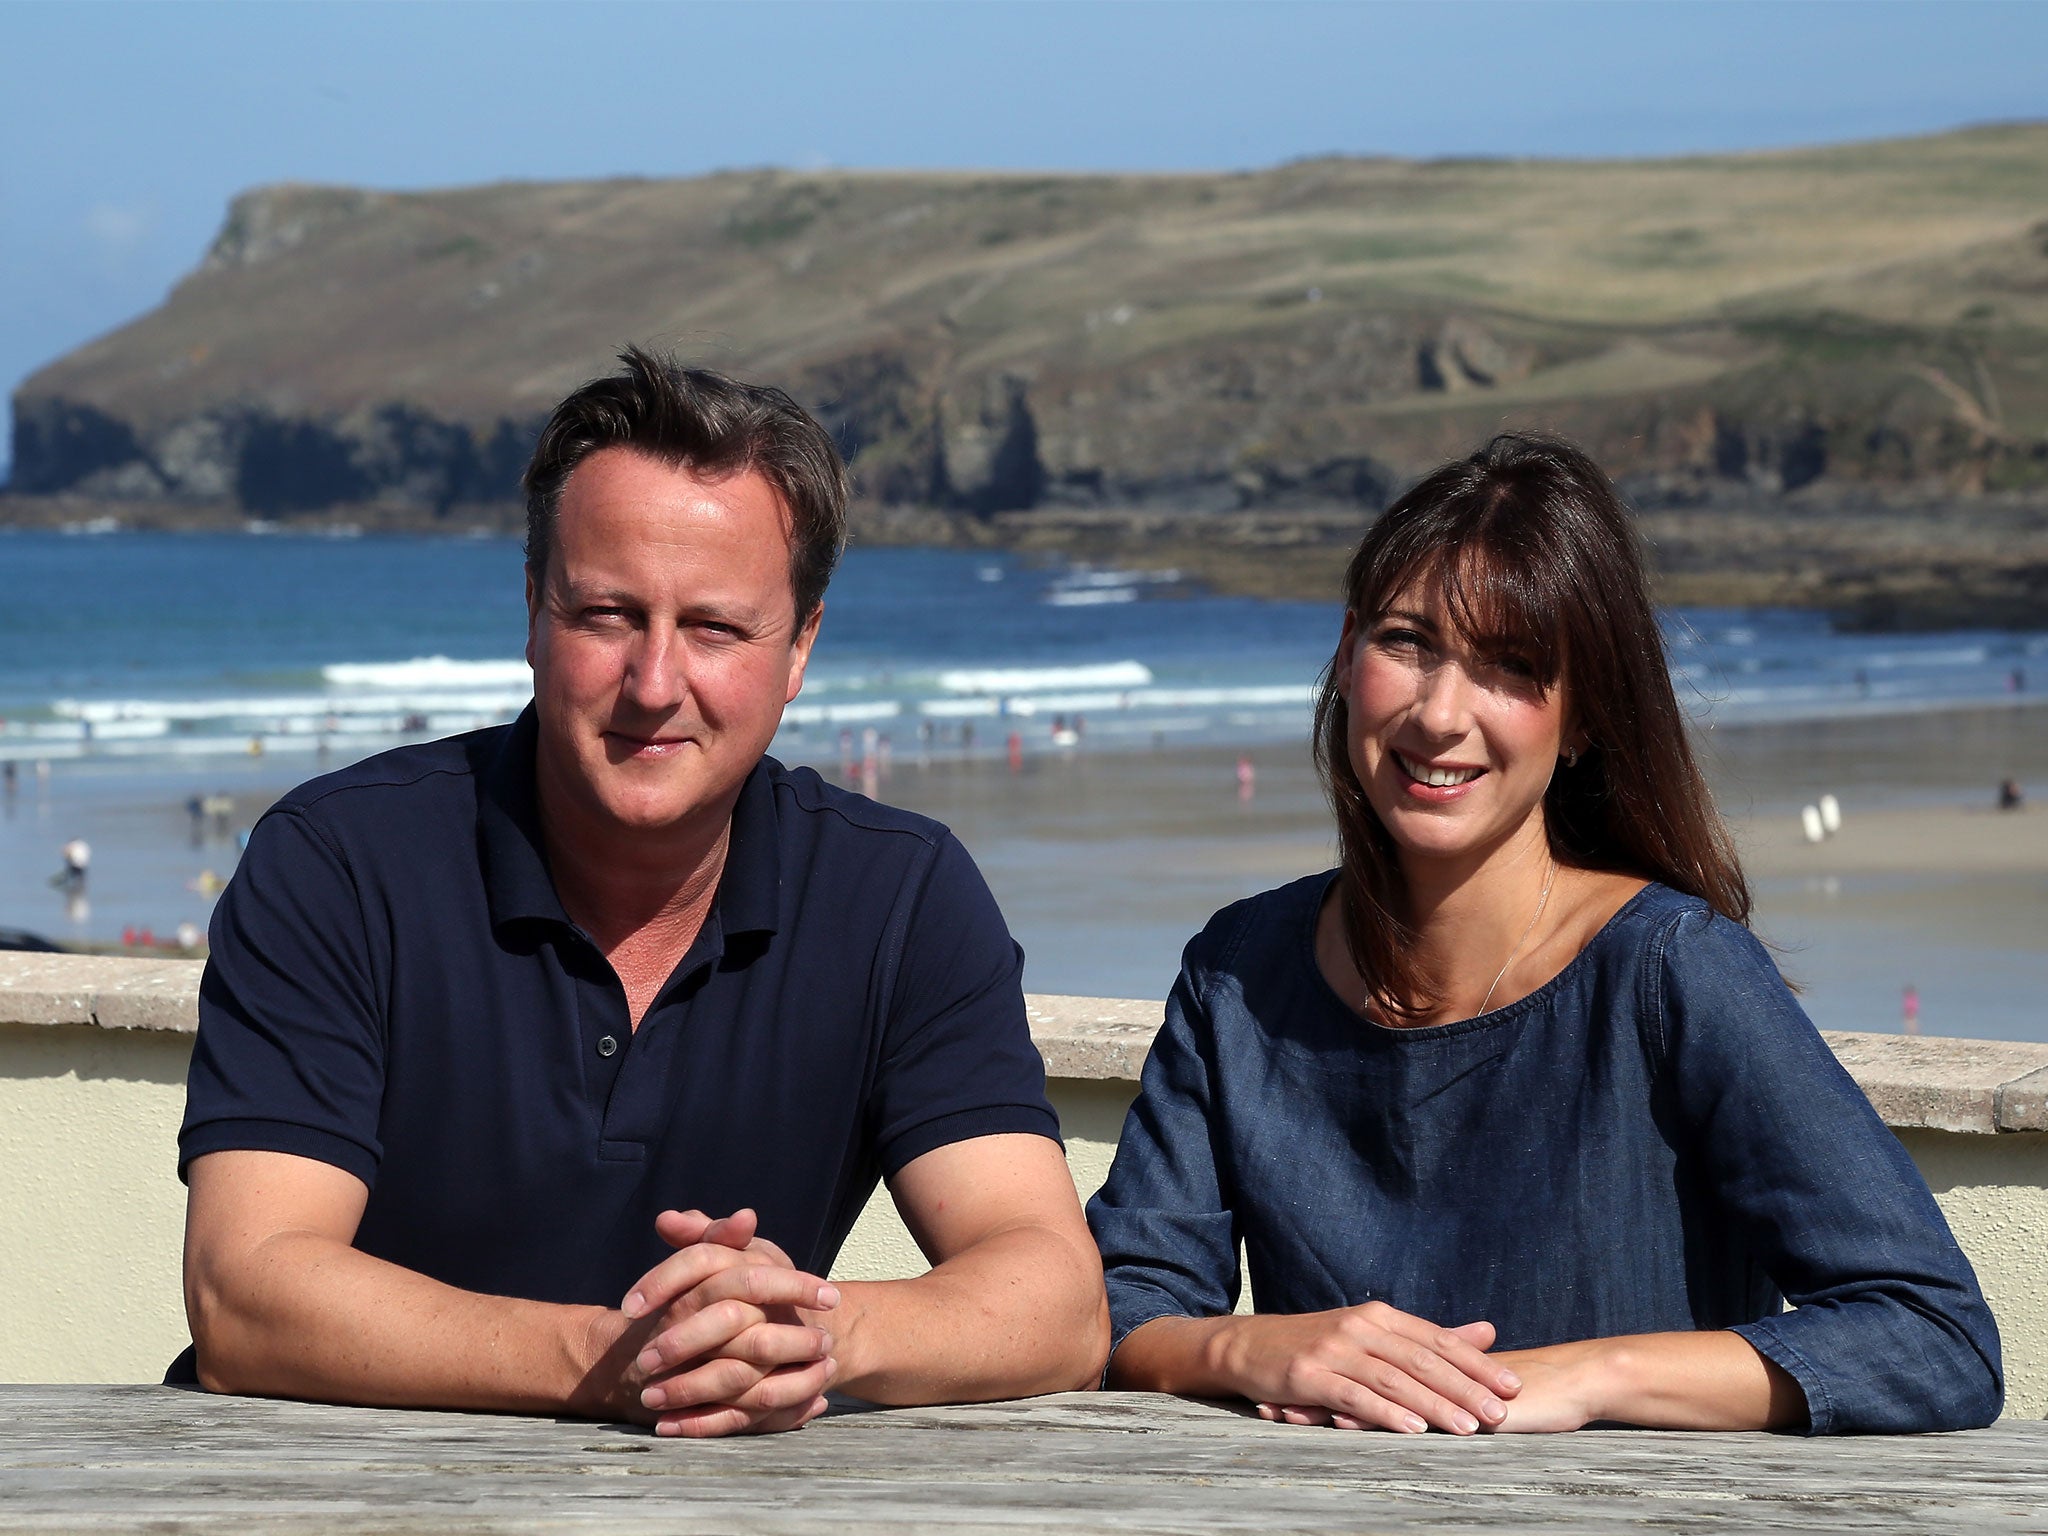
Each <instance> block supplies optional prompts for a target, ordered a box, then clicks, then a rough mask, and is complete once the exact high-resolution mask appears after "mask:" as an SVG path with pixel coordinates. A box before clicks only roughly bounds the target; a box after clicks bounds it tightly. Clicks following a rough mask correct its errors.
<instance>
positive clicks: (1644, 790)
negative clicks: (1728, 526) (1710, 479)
mask: <svg viewBox="0 0 2048 1536" xmlns="http://www.w3.org/2000/svg"><path fill="white" fill-rule="evenodd" d="M1417 583H1421V584H1423V585H1425V586H1427V587H1428V588H1429V589H1431V590H1433V591H1434V592H1435V593H1437V594H1438V595H1439V596H1440V597H1441V599H1442V601H1443V604H1444V612H1445V613H1446V615H1447V617H1448V619H1449V622H1450V623H1451V624H1452V625H1453V626H1454V627H1455V628H1456V629H1457V630H1458V632H1459V633H1460V634H1461V635H1462V636H1463V637H1464V638H1465V640H1466V641H1467V642H1468V643H1470V644H1472V645H1473V646H1474V647H1475V648H1477V649H1478V650H1480V651H1481V652H1482V653H1487V654H1494V653H1508V654H1514V655H1517V656H1520V657H1523V658H1525V659H1526V660H1527V661H1528V662H1529V664H1530V665H1531V666H1532V667H1533V668H1534V669H1535V672H1536V678H1537V681H1538V682H1540V683H1541V684H1542V685H1543V687H1544V688H1545V689H1550V688H1554V687H1556V686H1558V685H1559V683H1560V682H1562V683H1563V684H1564V685H1565V688H1566V694H1565V702H1566V706H1567V710H1568V715H1569V718H1568V722H1567V729H1568V730H1570V731H1572V732H1573V733H1575V734H1576V735H1577V736H1578V737H1580V738H1582V739H1583V740H1584V741H1585V743H1586V746H1585V748H1584V750H1583V751H1582V752H1581V753H1580V755H1579V759H1578V762H1577V764H1576V765H1575V766H1568V765H1567V764H1566V763H1564V762H1563V761H1562V760H1560V761H1559V763H1558V765H1557V770H1556V772H1555V774H1554V775H1553V776H1552V778H1551V781H1550V788H1549V790H1548V791H1547V792H1546V794H1545V795H1544V801H1543V809H1544V815H1545V819H1546V821H1547V823H1548V826H1549V833H1550V851H1551V854H1552V855H1553V856H1554V857H1555V858H1556V859H1557V860H1558V862H1560V863H1563V864H1570V865H1575V866H1578V867H1580V868H1586V869H1601V870H1614V871H1618V872H1621V873H1624V874H1630V875H1635V876H1638V877H1640V878H1642V879H1646V880H1658V881H1661V882H1663V883H1664V884H1665V885H1668V886H1671V887H1672V888H1673V889H1675V890H1679V891H1683V892H1685V893H1686V894H1687V895H1690V896H1697V897H1698V898H1700V900H1702V901H1704V902H1706V903H1707V905H1708V906H1710V907H1712V908H1713V909H1714V910H1715V911H1716V912H1719V913H1720V914H1722V915H1723V916H1724V917H1728V918H1731V919H1733V920H1734V921H1736V922H1739V923H1747V922H1748V921H1749V912H1750V898H1749V886H1748V883H1747V882H1746V881H1745V880H1744V879H1743V876H1742V868H1741V865H1740V863H1739V862H1738V861H1737V859H1736V855H1735V846H1734V843H1733V842H1732V840H1731V839H1730V838H1729V836H1728V829H1727V828H1726V826H1724V825H1723V824H1722V821H1721V817H1720V814H1719V813H1718V812H1717V811H1716V810H1715V809H1714V803H1713V799H1712V797H1711V795H1709V793H1708V791H1707V786H1706V781H1705V780H1704V779H1703V778H1702V777H1701V775H1700V771H1699V767H1698V765H1697V764H1696V763H1695V762H1694V760H1693V755H1692V748H1691V746H1690V744H1689V743H1688V741H1687V739H1686V728H1685V718H1684V716H1683V715H1682V714H1681V713H1680V711H1679V707H1678V699H1677V696H1676V695H1675V694H1674V693H1673V692H1672V688H1671V673H1670V670H1669V667H1668V665H1667V663H1666V661H1665V656H1664V639H1663V635H1662V634H1661V633H1660V632H1659V630H1658V628H1657V620H1656V616H1655V614H1654V613H1653V612H1652V610H1651V607H1650V596H1649V589H1648V584H1647V582H1646V581H1645V579H1644V573H1643V556H1642V548H1641V544H1640V542H1639V541H1638V539H1637V536H1636V530H1635V524H1634V522H1633V520H1632V519H1631V518H1630V516H1629V513H1628V510H1627V509H1626V508H1625V507H1624V506H1623V505H1622V503H1621V498H1620V497H1619V496H1618V495H1616V494H1615V490H1614V487H1613V485H1612V484H1610V483H1609V481H1608V479H1607V476H1606V475H1605V474H1604V473H1602V471H1601V469H1600V466H1599V465H1597V464H1595V463H1594V462H1593V461H1592V460H1591V459H1590V458H1588V457H1587V456H1586V455H1585V454H1584V453H1582V452H1581V451H1580V450H1579V449H1577V448H1575V447H1573V446H1572V445H1571V444H1570V443H1567V442H1563V441H1561V440H1559V439H1557V438H1551V437H1541V436H1536V435H1532V434H1524V433H1504V434H1502V435H1501V436H1499V437H1496V438H1494V439H1493V441H1492V442H1490V443H1488V444H1487V445H1486V446H1485V447H1484V448H1482V449H1480V450H1479V452H1477V453H1475V454H1473V455H1472V456H1471V457H1470V458H1468V459H1460V460H1457V461H1456V462H1454V463H1450V464H1446V465H1444V466H1443V467H1442V468H1440V469H1438V470H1436V471H1435V472H1434V473H1432V474H1430V475H1429V476H1427V477H1426V478H1424V479H1423V480H1422V481H1421V483H1419V484H1418V485H1416V486H1415V487H1414V489H1412V490H1410V491H1409V492H1408V493H1407V494H1406V495H1405V496H1403V497H1402V498H1401V499H1400V500H1399V501H1397V502H1395V503H1394V505H1393V506H1391V507H1389V508H1388V509H1387V511H1386V512H1385V513H1383V514H1382V515H1381V517H1380V518H1379V520H1378V521H1377V522H1375V523H1374V524H1373V525H1372V527H1371V528H1370V529H1369V530H1367V532H1366V535H1365V538H1364V539H1363V541H1362V542H1361V543H1360V544H1359V546H1358V549H1357V551H1356V553H1354V554H1353V555H1352V557H1351V565H1350V568H1349V570H1348V571H1347V572H1346V573H1345V577H1344V594H1345V599H1344V600H1345V606H1346V608H1347V609H1348V610H1349V613H1350V616H1351V618H1352V635H1353V637H1354V645H1356V644H1361V643H1363V636H1364V633H1365V631H1366V629H1367V628H1368V627H1369V626H1370V625H1371V624H1372V622H1373V621H1374V620H1375V619H1376V618H1377V617H1378V616H1379V615H1380V613H1382V612H1383V611H1384V610H1385V609H1386V607H1387V605H1388V604H1389V603H1391V602H1392V601H1393V600H1394V598H1395V597H1396V596H1398V595H1399V594H1400V593H1402V592H1403V591H1404V590H1406V589H1408V588H1409V587H1411V586H1413V585H1415V584H1417ZM1341 660H1342V658H1341V656H1339V657H1333V658H1332V660H1331V663H1330V665H1329V667H1328V668H1327V669H1326V670H1325V671H1324V673H1323V679H1322V690H1321V693H1320V695H1319V697H1318V698H1317V700H1316V717H1315V759H1316V769H1317V771H1318V773H1320V774H1321V776H1322V780H1323V785H1324V788H1325V789H1326V790H1327V791H1328V793H1329V796H1330V804H1331V807H1332V809H1334V810H1335V812H1336V816H1337V846H1338V853H1339V858H1340V863H1341V866H1342V867H1341V869H1340V871H1339V874H1338V889H1339V896H1340V899H1341V901H1342V912H1343V918H1344V935H1345V940H1346V943H1347V944H1348V946H1349V948H1350V952H1351V959H1352V962H1353V964H1355V965H1356V966H1357V967H1358V970H1359V974H1360V975H1361V976H1362V977H1363V978H1364V979H1365V983H1366V988H1367V995H1368V996H1370V997H1371V998H1372V1000H1373V1003H1374V1006H1375V1007H1376V1008H1378V1009H1380V1010H1383V1011H1384V1012H1385V1013H1386V1014H1387V1015H1388V1016H1389V1017H1391V1018H1414V1017H1416V1016H1418V1015H1420V1014H1423V1013H1426V1012H1428V1011H1429V1009H1430V1007H1431V1006H1432V1005H1433V1001H1434V1000H1433V998H1432V997H1431V995H1430V983H1429V979H1428V978H1427V977H1425V976H1424V975H1423V974H1422V973H1421V970H1420V968H1419V966H1418V965H1417V963H1416V960H1415V954H1416V935H1415V932H1414V929H1413V927H1412V926H1411V924H1410V921H1409V917H1408V891H1407V884H1406V881H1405V880H1404V878H1403V876H1402V873H1401V865H1400V860H1399V859H1398V858H1397V857H1396V852H1395V847H1394V843H1393V839H1392V838H1391V837H1389V836H1388V834H1387V830H1386V828H1385V827H1384V826H1382V825H1381V823H1380V819H1379V817H1378V815H1376V814H1375V813H1374V811H1373V809H1372V805H1371V802H1370V801H1368V800H1367V799H1366V795H1365V790H1364V787H1363V786H1362V785H1361V784H1360V783H1359V780H1358V775H1357V772H1356V771H1355V770H1354V769H1353V767H1352V764H1351V747H1350V717H1349V710H1348V709H1347V707H1346V705H1345V702H1344V695H1343V691H1342V687H1341V684H1342V682H1343V678H1342V676H1341V675H1340V667H1339V662H1340V661H1341Z"/></svg>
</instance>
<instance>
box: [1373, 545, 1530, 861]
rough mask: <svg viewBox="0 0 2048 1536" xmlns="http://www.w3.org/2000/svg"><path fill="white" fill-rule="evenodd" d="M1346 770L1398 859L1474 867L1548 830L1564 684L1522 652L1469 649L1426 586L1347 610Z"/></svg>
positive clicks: (1471, 647)
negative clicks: (1544, 679)
mask: <svg viewBox="0 0 2048 1536" xmlns="http://www.w3.org/2000/svg"><path fill="white" fill-rule="evenodd" d="M1338 665H1339V669H1340V672H1341V674H1342V685H1343V693H1344V700H1345V704H1346V706H1347V709H1348V712H1349V721H1350V732H1351V740H1350V752H1351V766H1352V769H1353V771H1354V772H1356V773H1357V775H1358V780H1359V783H1361V784H1362V785H1363V786H1364V787H1365V794H1366V798H1367V800H1368V801H1370V803H1371V805H1372V808H1373V809H1374V811H1376V812H1377V813H1378V814H1379V818H1380V822H1381V824H1382V825H1383V826H1385V827H1386V829H1387V831H1388V833H1389V834H1391V835H1392V837H1393V839H1394V843H1395V845H1396V846H1397V847H1398V848H1399V849H1400V850H1401V853H1402V856H1403V862H1404V863H1406V862H1409V861H1411V860H1414V859H1418V858H1419V859H1456V860H1463V861H1468V862H1472V863H1474V864H1476V863H1477V862H1479V861H1483V860H1484V859H1485V858H1486V857H1487V856H1488V855H1489V854H1491V853H1492V852H1494V851H1495V850H1496V849H1500V848H1504V847H1506V846H1508V845H1510V844H1511V843H1514V842H1515V841H1516V840H1517V839H1518V837H1530V836H1535V837H1541V836H1542V835H1543V795H1544V791H1545V790H1547V789H1548V788H1549V786H1550V776H1551V774H1552V773H1553V772H1554V771H1555V769H1556V767H1557V759H1558V755H1559V753H1560V752H1561V751H1562V750H1563V747H1564V733H1565V728H1566V726H1565V708H1564V686H1563V684H1562V683H1561V682H1560V683H1558V684H1555V685H1553V686H1552V687H1551V688H1550V689H1548V690H1546V689H1544V688H1543V687H1542V686H1541V685H1539V684H1538V683H1537V681H1536V678H1535V674H1534V671H1533V669H1532V668H1531V666H1530V664H1529V661H1528V659H1527V658H1525V657H1520V656H1515V655H1496V654H1491V653H1487V652H1483V651H1481V650H1479V649H1477V648H1475V647H1474V645H1473V644H1472V643H1471V642H1470V641H1468V640H1467V639H1466V638H1465V637H1464V636H1463V635H1462V634H1460V633H1458V632H1457V631H1456V630H1455V629H1454V628H1453V627H1452V625H1451V623H1450V618H1449V615H1448V614H1447V613H1446V612H1445V609H1444V604H1443V601H1442V599H1441V597H1439V596H1438V595H1436V594H1435V593H1434V592H1433V591H1432V590H1431V588H1430V586H1429V585H1428V584H1426V583H1416V584H1413V585H1411V586H1409V587H1407V588H1405V589H1403V590H1402V591H1400V592H1399V593H1397V594H1395V596H1394V598H1393V599H1392V601H1390V602H1389V603H1388V604H1387V606H1386V608H1385V610H1384V611H1382V612H1380V613H1378V614H1374V615H1370V616H1360V615H1357V614H1346V615H1345V619H1344V638H1343V640H1342V641H1341V642H1340V645H1339V650H1338Z"/></svg>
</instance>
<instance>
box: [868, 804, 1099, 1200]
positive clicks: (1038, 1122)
mask: <svg viewBox="0 0 2048 1536" xmlns="http://www.w3.org/2000/svg"><path fill="white" fill-rule="evenodd" d="M1023 970H1024V955H1023V951H1022V950H1020V949H1019V948H1018V947H1017V944H1016V942H1015V941H1014V940H1013V939H1012V938H1011V937H1010V930H1009V928H1008V926H1007V925H1006V924H1005V923H1004V922H1003V915H1002V913H1001V911H1000V910H999V909H998V908H997V906H996V901H995V897H994V896H993V895H991V894H990V892H989V888H988V884H987V882H986V881H984V880H983V879H982V877H981V871H980V870H978V869H976V868H975V867H974V861H973V860H972V859H971V858H969V857H968V855H967V850H966V849H965V848H963V847H961V846H960V843H959V840H958V839H957V838H955V837H953V835H952V834H951V833H946V834H944V835H942V836H941V837H940V838H939V840H938V843H937V845H936V847H935V848H934V851H933V857H932V861H931V864H930V866H929V868H928V872H927V875H926V878H925V880H924V881H923V883H922V885H921V887H920V889H919V890H918V891H917V892H916V894H915V896H914V898H913V900H912V902H911V904H910V906H909V909H908V914H907V919H906V922H905V925H904V929H903V940H902V948H901V951H900V958H899V962H898V966H897V973H896V979H895V985H894V987H893V989H892V994H891V1000H890V1007H889V1018H888V1022H887V1025H886V1027H885V1030H884V1034H883V1040H882V1058H881V1062H880V1066H879V1070H878V1072H877V1076H876V1082H875V1091H874V1096H873V1098H872V1100H871V1102H870V1111H869V1114H870V1119H869V1123H870V1125H871V1126H872V1127H873V1134H874V1140H875V1147H876V1153H877V1155H878V1157H879V1158H880V1161H881V1166H882V1172H883V1174H884V1175H885V1176H890V1177H893V1176H894V1175H895V1173H896V1172H897V1171H898V1170H899V1169H901V1168H902V1167H903V1166H904V1165H905V1164H907V1163H910V1162H913V1161H915V1160H916V1159H917V1158H920V1157H922V1156H923V1155H924V1154H925V1153H927V1152H930V1151H932V1150H934V1149H936V1148H938V1147H943V1146H950V1145H951V1144H952V1143H954V1142H958V1141H968V1140H971V1139H973V1138H974V1137H977V1136H995V1135H1003V1134H1008V1133H1016V1132H1023V1133H1028V1134H1033V1135H1039V1136H1046V1137H1050V1138H1051V1139H1052V1140H1054V1141H1057V1140H1059V1134H1060V1127H1059V1116H1058V1115H1057V1114H1055V1113H1054V1111H1053V1107H1052V1104H1051V1102H1050V1101H1049V1100H1048V1099H1047V1098H1046V1093H1045V1062H1044V1060H1043V1059H1042V1058H1041V1057H1040V1056H1039V1054H1038V1047H1037V1046H1036V1045H1034V1044H1032V1041H1031V1027H1030V1023H1029V1020H1028V1018H1027V1016H1026V1013H1025V1009H1024V985H1023Z"/></svg>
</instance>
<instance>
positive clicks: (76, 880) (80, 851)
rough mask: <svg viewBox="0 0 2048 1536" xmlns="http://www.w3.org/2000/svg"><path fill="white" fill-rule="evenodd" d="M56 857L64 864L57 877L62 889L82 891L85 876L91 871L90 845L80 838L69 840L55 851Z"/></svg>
mask: <svg viewBox="0 0 2048 1536" xmlns="http://www.w3.org/2000/svg"><path fill="white" fill-rule="evenodd" d="M57 856H58V857H59V858H60V859H62V860H63V862H64V867H63V868H62V869H61V870H59V871H58V876H57V878H58V881H59V882H60V883H61V884H62V885H63V887H64V889H65V890H67V891H77V890H83V889H84V888H85V881H86V876H87V875H88V874H89V873H90V872H91V870H92V844H91V843H88V842H87V841H86V840H85V839H84V838H82V837H74V838H71V839H69V840H67V841H66V842H65V844H64V846H63V847H62V848H60V849H58V850H57Z"/></svg>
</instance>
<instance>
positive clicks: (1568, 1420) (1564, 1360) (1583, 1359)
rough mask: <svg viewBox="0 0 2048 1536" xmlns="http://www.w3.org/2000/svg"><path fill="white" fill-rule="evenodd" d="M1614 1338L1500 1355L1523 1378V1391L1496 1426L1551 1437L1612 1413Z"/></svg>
mask: <svg viewBox="0 0 2048 1536" xmlns="http://www.w3.org/2000/svg"><path fill="white" fill-rule="evenodd" d="M1613 1342H1614V1341H1612V1340H1608V1339H1587V1340H1584V1341H1582V1342H1580V1343H1576V1344H1551V1345H1547V1346H1546V1347H1544V1348H1542V1349H1516V1350H1509V1351H1507V1352H1505V1353H1503V1354H1500V1355H1497V1356H1495V1357H1494V1358H1496V1359H1497V1360H1499V1361H1500V1363H1501V1364H1502V1365H1504V1366H1508V1367H1510V1368H1512V1369H1513V1371H1514V1373H1515V1374H1516V1375H1517V1376H1519V1377H1521V1378H1522V1390H1521V1391H1520V1392H1519V1393H1517V1394H1516V1395H1515V1400H1514V1401H1513V1402H1511V1403H1509V1404H1508V1413H1507V1417H1506V1418H1504V1419H1503V1420H1501V1422H1500V1423H1498V1424H1495V1425H1492V1426H1490V1427H1491V1428H1492V1429H1493V1430H1494V1431H1495V1432H1497V1433H1499V1434H1504V1435H1546V1434H1556V1433H1559V1432H1561V1431H1564V1430H1569V1429H1583V1428H1584V1427H1585V1426H1586V1425H1588V1424H1590V1423H1592V1422H1593V1421H1594V1420H1595V1419H1605V1418H1609V1417H1611V1416H1612V1415H1611V1412H1610V1410H1609V1409H1608V1407H1607V1405H1606V1398H1607V1396H1608V1394H1609V1389H1610V1387H1611V1383H1610V1381H1609V1376H1610V1374H1611V1372H1610V1371H1609V1369H1608V1367H1609V1364H1610V1360H1609V1357H1610V1356H1611V1355H1612V1354H1613V1351H1612V1350H1611V1349H1610V1348H1609V1345H1610V1344H1612V1343H1613Z"/></svg>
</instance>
